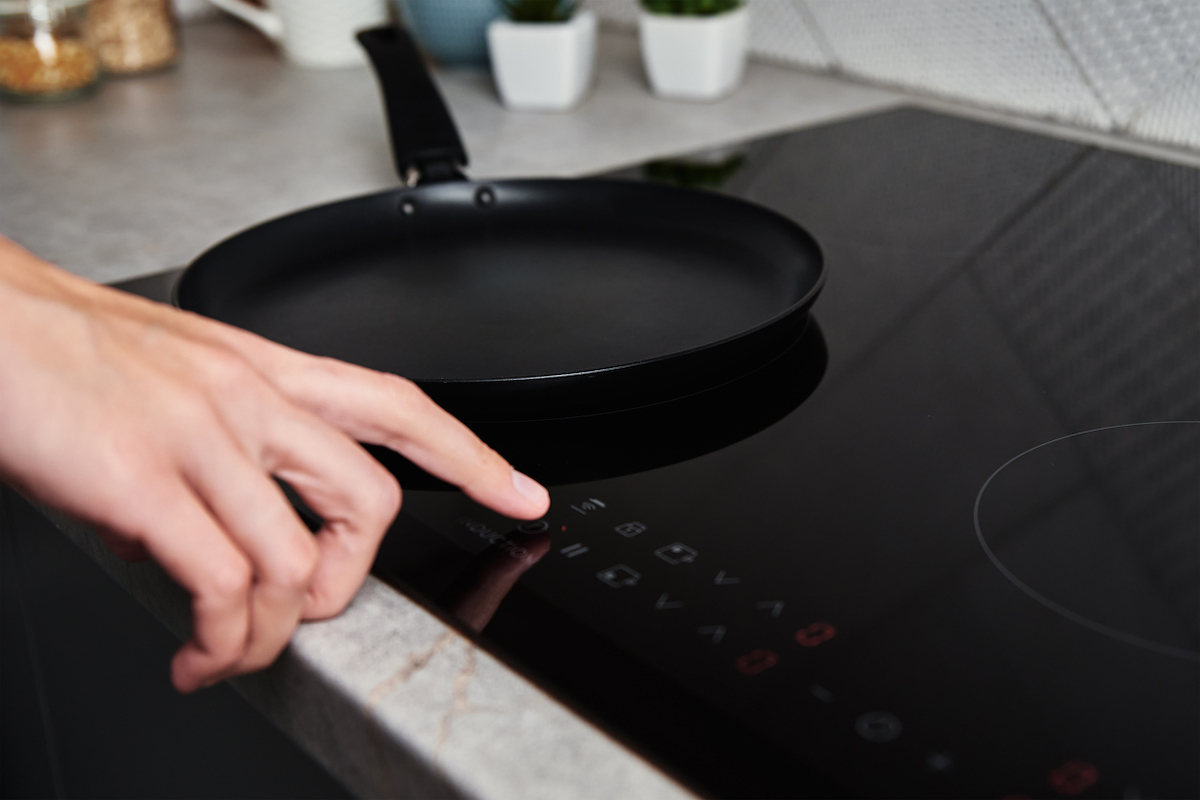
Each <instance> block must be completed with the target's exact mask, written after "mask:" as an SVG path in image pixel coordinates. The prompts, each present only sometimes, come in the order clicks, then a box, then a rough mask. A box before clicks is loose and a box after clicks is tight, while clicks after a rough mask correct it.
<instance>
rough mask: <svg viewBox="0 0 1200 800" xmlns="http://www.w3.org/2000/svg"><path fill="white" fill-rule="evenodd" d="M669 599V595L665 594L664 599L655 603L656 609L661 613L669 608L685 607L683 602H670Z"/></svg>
mask: <svg viewBox="0 0 1200 800" xmlns="http://www.w3.org/2000/svg"><path fill="white" fill-rule="evenodd" d="M668 597H669V596H668V594H667V593H666V592H663V593H662V597H660V598H658V600H657V601H656V602H655V603H654V607H655V608H657V609H658V610H659V611H663V610H665V609H668V608H681V607H683V601H682V600H670V599H668Z"/></svg>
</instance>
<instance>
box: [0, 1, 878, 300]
mask: <svg viewBox="0 0 1200 800" xmlns="http://www.w3.org/2000/svg"><path fill="white" fill-rule="evenodd" d="M184 34H185V35H184V46H185V50H184V60H183V63H182V65H181V66H180V68H179V69H177V70H175V71H173V72H169V73H166V74H162V75H153V76H147V77H142V78H136V79H126V80H114V81H110V82H109V83H108V84H107V85H105V86H103V87H102V88H101V90H100V92H99V94H98V96H96V97H93V98H91V99H89V100H87V101H84V102H79V103H76V104H74V105H67V106H60V107H14V106H0V232H2V233H3V234H4V235H6V236H9V237H10V238H13V239H15V240H16V241H18V242H20V243H21V244H22V245H24V246H26V247H28V248H30V249H31V250H33V251H35V252H37V253H38V254H40V255H42V256H43V257H45V258H47V259H50V260H52V261H54V262H55V263H57V264H59V265H61V266H63V267H65V268H67V269H70V270H72V271H74V272H76V273H78V274H81V275H86V276H87V277H90V278H93V279H95V280H99V281H117V280H121V279H124V278H128V277H132V276H136V275H141V274H145V273H150V272H156V271H159V270H163V269H166V268H168V267H175V266H182V265H184V264H187V263H189V262H190V261H191V260H192V259H194V258H195V257H196V256H197V255H199V254H200V253H201V252H203V251H204V250H205V249H206V248H208V247H210V246H211V245H213V244H214V243H216V242H218V241H220V240H221V239H224V238H225V237H227V236H230V235H231V234H233V233H236V232H237V231H239V230H241V229H243V228H246V227H248V226H250V225H253V224H255V223H257V222H261V221H263V220H265V219H269V218H271V217H275V216H278V215H280V214H285V213H287V212H289V211H294V210H296V209H298V208H302V207H305V206H310V205H315V204H319V203H324V202H328V201H330V200H335V199H340V198H344V197H349V196H351V195H356V194H362V193H366V192H372V191H378V190H382V189H388V188H393V187H395V186H396V185H397V183H398V180H397V178H396V175H395V172H394V170H393V167H392V161H391V154H390V151H389V146H388V139H387V131H386V128H385V122H384V114H383V108H382V104H381V101H380V97H379V91H378V88H377V86H376V83H375V79H374V77H373V76H372V75H371V73H370V72H369V71H368V70H367V68H365V67H362V68H351V69H342V70H330V71H315V70H304V69H300V68H297V67H294V66H291V65H289V64H287V63H285V62H284V61H283V60H282V59H281V58H280V57H279V55H278V54H277V52H276V51H275V49H274V48H273V47H272V46H271V45H270V44H268V43H267V42H266V41H265V40H264V39H263V38H262V37H261V36H259V35H258V34H257V33H256V32H254V31H251V30H250V29H248V28H246V27H244V26H242V25H240V24H238V23H234V22H227V21H213V22H204V23H196V24H192V25H188V26H185V28H184ZM599 52H600V63H599V68H598V71H597V79H596V83H595V86H594V88H593V90H592V92H591V93H590V95H589V96H588V97H586V98H585V100H584V101H583V103H582V104H581V105H580V106H579V107H577V108H576V109H575V110H573V111H571V112H569V113H529V112H527V113H514V112H510V111H506V110H505V109H504V108H503V107H502V106H501V105H500V102H499V99H498V97H497V95H496V90H495V88H494V86H493V84H492V79H491V76H490V74H489V73H487V72H486V71H484V70H479V69H456V70H445V71H441V72H439V73H438V74H437V79H438V83H439V84H440V86H441V88H442V91H443V93H444V95H445V97H446V100H447V102H448V103H449V104H450V106H451V108H452V111H453V114H454V117H455V120H456V122H457V123H458V125H459V128H460V129H461V135H462V138H463V141H464V143H465V145H466V148H467V152H468V154H469V156H470V159H471V165H470V167H469V170H468V172H469V174H470V175H471V176H473V177H479V178H500V177H534V176H577V175H584V174H588V173H595V172H600V171H603V170H609V169H614V168H618V167H621V166H626V165H629V164H635V163H638V162H641V161H645V160H646V159H649V158H653V157H656V156H662V155H667V154H678V153H682V152H687V151H689V150H696V149H700V148H705V147H712V146H715V145H720V144H723V143H728V142H733V141H738V140H741V139H745V138H748V137H753V136H761V135H763V134H766V133H770V132H775V131H781V130H785V129H788V128H796V127H802V126H806V125H813V124H818V123H821V122H827V121H831V120H834V119H839V118H844V117H847V116H853V115H856V114H862V113H867V112H870V111H874V110H878V109H882V108H885V107H889V106H894V105H897V104H898V103H900V102H902V96H901V95H899V94H897V93H895V92H890V91H887V90H882V89H876V88H872V87H867V86H862V85H857V84H853V83H847V82H842V81H838V80H834V79H830V78H826V77H818V76H810V75H805V74H803V73H799V72H796V71H795V70H791V69H786V68H783V67H776V66H770V65H766V64H753V65H751V67H750V68H749V70H748V72H747V75H746V80H745V84H744V85H743V86H742V88H741V89H740V90H739V91H738V92H737V93H735V94H734V95H733V96H731V97H729V98H727V99H725V100H722V101H720V102H717V103H712V104H703V103H701V104H696V103H686V102H672V101H666V100H662V99H659V98H656V97H654V96H653V95H652V94H651V93H650V91H649V89H648V87H647V85H646V82H645V78H644V76H643V74H642V68H641V62H640V57H639V54H638V51H637V41H636V39H635V38H634V37H632V36H629V35H627V34H622V33H606V34H604V35H603V36H602V38H601V42H600V46H599Z"/></svg>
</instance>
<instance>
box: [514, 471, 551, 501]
mask: <svg viewBox="0 0 1200 800" xmlns="http://www.w3.org/2000/svg"><path fill="white" fill-rule="evenodd" d="M512 482H513V488H515V489H516V490H517V494H519V495H521V496H522V497H524V498H525V499H526V500H532V501H533V502H535V503H544V502H546V500H547V499H548V498H549V496H550V493H549V492H547V491H546V488H545V487H544V486H542V485H541V484H540V483H538V482H537V481H535V480H534V479H533V478H531V477H529V476H528V475H526V474H525V473H523V472H517V471H516V470H515V469H514V470H513V471H512Z"/></svg>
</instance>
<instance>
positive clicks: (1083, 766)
mask: <svg viewBox="0 0 1200 800" xmlns="http://www.w3.org/2000/svg"><path fill="white" fill-rule="evenodd" d="M1049 780H1050V786H1051V788H1053V789H1054V791H1056V792H1058V793H1059V794H1061V795H1063V796H1064V797H1074V796H1076V795H1078V794H1082V793H1083V792H1084V791H1085V790H1087V789H1089V788H1090V787H1092V786H1094V785H1095V783H1096V781H1098V780H1100V773H1099V772H1098V771H1097V770H1096V767H1095V766H1093V765H1092V764H1089V763H1088V762H1086V761H1068V762H1067V763H1065V764H1063V765H1062V766H1061V767H1055V768H1054V769H1052V770H1050V775H1049Z"/></svg>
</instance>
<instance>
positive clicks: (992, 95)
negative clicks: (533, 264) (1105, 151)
mask: <svg viewBox="0 0 1200 800" xmlns="http://www.w3.org/2000/svg"><path fill="white" fill-rule="evenodd" d="M747 2H748V4H749V6H750V11H751V15H752V28H751V43H750V48H751V52H752V53H753V54H754V55H755V56H757V57H760V58H765V59H768V60H772V61H777V62H782V63H787V64H793V65H795V66H798V67H802V68H805V69H814V70H819V71H824V72H842V73H844V74H847V75H850V76H853V77H856V78H859V79H863V80H867V81H872V82H876V83H882V84H887V85H891V86H900V87H903V88H905V89H909V90H911V91H915V92H919V93H924V94H933V95H938V96H941V97H945V98H949V99H952V100H956V101H960V102H966V103H970V104H973V105H978V106H983V107H986V108H991V109H995V110H999V111H1004V112H1011V113H1017V114H1021V115H1025V116H1032V117H1040V118H1045V119H1052V120H1055V121H1058V122H1065V123H1068V124H1072V125H1077V126H1081V127H1086V128H1093V129H1099V130H1104V131H1110V132H1115V133H1118V134H1124V135H1128V136H1132V137H1136V138H1140V139H1147V140H1150V141H1156V142H1161V143H1164V144H1170V145H1173V146H1179V147H1185V148H1192V149H1197V150H1200V0H747ZM585 3H586V5H588V6H589V7H591V8H594V9H596V11H597V12H598V13H599V14H600V15H601V16H602V17H603V18H604V19H606V20H608V21H610V22H615V23H618V24H623V25H632V24H634V23H635V22H636V20H637V13H638V3H637V0H585Z"/></svg>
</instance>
